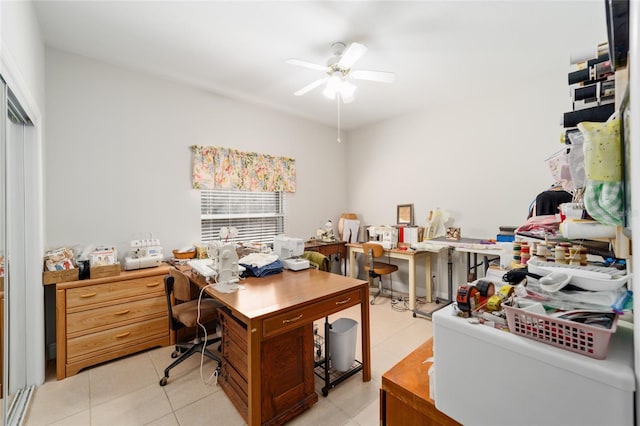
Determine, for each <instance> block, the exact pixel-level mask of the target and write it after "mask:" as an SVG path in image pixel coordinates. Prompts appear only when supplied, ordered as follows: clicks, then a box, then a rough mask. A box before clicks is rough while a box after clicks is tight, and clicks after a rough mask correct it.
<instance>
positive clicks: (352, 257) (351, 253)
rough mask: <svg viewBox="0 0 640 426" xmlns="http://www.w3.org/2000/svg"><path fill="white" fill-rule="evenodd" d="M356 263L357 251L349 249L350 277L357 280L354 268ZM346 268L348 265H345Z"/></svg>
mask: <svg viewBox="0 0 640 426" xmlns="http://www.w3.org/2000/svg"><path fill="white" fill-rule="evenodd" d="M355 262H356V253H355V251H353V250H352V249H351V248H349V277H351V278H355V277H356V275H355V272H354V271H355V268H354V267H353V265H355ZM344 267H345V268H346V267H347V265H344Z"/></svg>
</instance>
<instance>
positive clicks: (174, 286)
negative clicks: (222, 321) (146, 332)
mask: <svg viewBox="0 0 640 426" xmlns="http://www.w3.org/2000/svg"><path fill="white" fill-rule="evenodd" d="M164 288H165V293H166V296H167V306H168V307H169V328H170V329H171V330H173V331H178V330H180V329H182V328H185V327H195V330H196V336H195V339H193V340H192V341H190V342H179V343H176V350H175V351H173V352H172V353H171V358H177V359H176V360H175V361H173V362H172V363H171V365H169V366H168V367H167V368H165V370H164V377H163V378H162V379H160V386H164V385H166V384H167V380H168V379H169V371H170V370H171V369H172V368H173V367H175V366H177V365H178V364H180V363H181V362H182V361H184V360H186V359H187V358H189V357H190V356H191V355H193V354H199V353H201V352H202V351H203V350H204V354H205V355H206V356H207V357H208V358H211V359H212V360H214V361H218V367H217V368H218V369H219V368H220V363H221V360H220V357H219V356H217V355H216V354H214V353H213V352H211V351H210V350H209V349H207V346H209V345H210V344H212V343H215V342H219V341H220V340H221V338H220V337H217V336H216V334H215V327H214V328H213V332H212V333H211V334H209V331H208V330H207V335H208V336H209V338H208V339H207V340H203V339H202V338H200V337H199V333H201V332H202V330H201V329H200V325H199V324H198V322H199V323H200V324H207V323H213V325H214V326H215V323H216V320H217V318H218V308H219V307H221V306H222V304H221V303H220V302H218V301H216V300H213V299H211V298H205V297H203V298H201V300H200V306H199V307H198V300H197V299H195V300H192V297H191V284H190V282H189V278H188V277H187V276H186V275H185V274H183V273H182V272H180V271H178V270H177V269H175V268H171V272H170V275H167V276H165V277H164ZM198 310H199V311H200V317H199V318H198ZM176 338H177V333H176Z"/></svg>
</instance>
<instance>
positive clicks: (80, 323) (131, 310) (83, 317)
mask: <svg viewBox="0 0 640 426" xmlns="http://www.w3.org/2000/svg"><path fill="white" fill-rule="evenodd" d="M151 315H154V316H161V315H164V316H165V317H166V316H167V315H168V313H167V298H166V296H155V297H152V298H149V299H143V300H136V301H133V302H127V303H120V304H118V305H111V306H105V307H102V308H95V309H91V310H89V311H80V312H74V313H70V314H68V315H67V334H69V335H71V334H74V333H80V332H83V331H87V330H91V329H95V328H99V327H104V326H109V325H111V324H115V323H120V322H123V321H127V320H131V319H135V318H141V317H145V316H151Z"/></svg>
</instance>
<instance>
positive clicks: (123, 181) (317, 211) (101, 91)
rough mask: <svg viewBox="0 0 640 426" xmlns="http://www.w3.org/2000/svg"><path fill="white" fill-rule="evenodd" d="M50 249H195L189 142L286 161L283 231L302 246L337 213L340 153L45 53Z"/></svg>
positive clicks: (131, 76) (178, 93)
mask: <svg viewBox="0 0 640 426" xmlns="http://www.w3.org/2000/svg"><path fill="white" fill-rule="evenodd" d="M46 57H47V91H48V96H47V113H48V119H49V126H48V129H47V154H46V155H47V156H46V163H47V174H46V182H47V188H46V191H47V201H46V218H47V220H46V240H45V241H46V245H47V247H54V246H60V245H76V244H80V245H88V244H115V245H116V246H117V248H118V249H119V250H120V254H121V255H126V254H127V253H126V252H127V248H128V243H129V241H130V240H131V239H134V238H146V237H148V235H149V234H148V233H149V232H153V234H154V236H156V237H157V238H159V239H160V241H161V243H162V245H163V247H164V249H165V254H166V255H170V253H171V250H172V249H174V248H179V247H183V246H185V245H189V244H192V243H194V242H197V241H199V235H200V221H199V214H200V198H199V192H198V191H197V190H192V189H190V176H191V175H190V173H191V171H190V158H191V151H190V149H189V147H190V146H191V145H194V144H195V145H216V146H223V147H231V148H236V149H240V150H246V151H255V152H260V153H267V154H272V155H283V156H289V157H293V158H295V160H296V168H297V192H296V193H294V194H289V196H288V197H289V198H288V200H289V201H288V206H289V212H290V215H289V222H288V229H287V233H288V234H289V235H292V236H299V237H303V238H306V237H309V236H311V235H314V234H315V230H316V228H317V227H318V226H319V225H321V224H323V223H324V222H326V220H327V219H329V218H331V219H333V220H334V221H336V220H337V218H338V217H339V216H340V213H341V212H343V211H345V210H344V209H345V208H346V206H347V196H346V193H347V192H346V186H345V179H346V162H345V161H344V160H343V158H344V151H345V146H346V144H344V143H343V144H338V143H337V142H336V134H335V130H333V129H331V128H328V127H324V126H321V125H318V124H313V123H310V122H308V121H305V120H302V119H298V118H294V117H291V116H288V115H286V114H283V113H279V112H274V111H270V110H268V109H264V108H262V107H254V106H250V105H247V104H244V103H239V102H236V101H233V100H229V99H226V98H223V97H220V96H218V95H214V94H211V93H207V92H204V91H202V90H197V89H193V88H190V87H187V86H184V85H181V84H178V83H173V82H170V81H167V80H162V79H158V78H155V77H151V76H148V75H145V74H141V73H138V72H133V71H128V70H125V69H121V68H117V67H114V66H111V65H107V64H105V63H100V62H96V61H93V60H89V59H86V58H83V57H80V56H76V55H72V54H68V53H64V52H62V51H58V50H54V49H48V50H47V56H46Z"/></svg>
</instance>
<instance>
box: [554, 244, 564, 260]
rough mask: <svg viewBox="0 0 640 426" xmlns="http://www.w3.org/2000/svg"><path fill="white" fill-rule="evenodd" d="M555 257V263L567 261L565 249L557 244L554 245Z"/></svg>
mask: <svg viewBox="0 0 640 426" xmlns="http://www.w3.org/2000/svg"><path fill="white" fill-rule="evenodd" d="M555 258H556V263H564V264H566V263H567V251H566V250H565V248H564V247H562V246H560V245H558V246H556V253H555Z"/></svg>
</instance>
